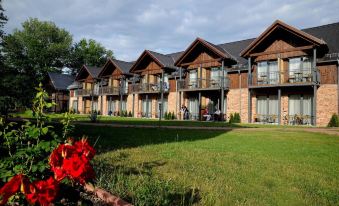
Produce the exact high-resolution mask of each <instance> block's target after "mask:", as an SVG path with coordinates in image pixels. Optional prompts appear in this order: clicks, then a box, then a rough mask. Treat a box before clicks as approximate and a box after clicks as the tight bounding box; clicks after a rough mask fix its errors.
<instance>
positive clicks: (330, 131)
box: [75, 122, 339, 136]
mask: <svg viewBox="0 0 339 206" xmlns="http://www.w3.org/2000/svg"><path fill="white" fill-rule="evenodd" d="M75 124H78V125H91V126H104V127H120V128H121V127H123V128H165V129H190V130H218V131H230V130H235V131H268V130H285V131H306V132H316V133H324V134H329V135H337V136H339V129H338V128H318V127H285V128H284V127H276V128H275V127H266V128H265V127H263V128H260V127H248V128H242V127H198V126H160V127H159V126H158V125H128V124H115V123H91V122H76V123H75Z"/></svg>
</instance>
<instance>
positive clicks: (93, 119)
mask: <svg viewBox="0 0 339 206" xmlns="http://www.w3.org/2000/svg"><path fill="white" fill-rule="evenodd" d="M88 117H89V119H90V121H91V122H93V123H95V122H98V114H97V112H96V111H94V112H91V114H90V115H89V116H88Z"/></svg>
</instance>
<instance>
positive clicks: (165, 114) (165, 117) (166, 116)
mask: <svg viewBox="0 0 339 206" xmlns="http://www.w3.org/2000/svg"><path fill="white" fill-rule="evenodd" d="M164 119H166V120H167V119H168V113H167V111H166V112H165V113H164Z"/></svg>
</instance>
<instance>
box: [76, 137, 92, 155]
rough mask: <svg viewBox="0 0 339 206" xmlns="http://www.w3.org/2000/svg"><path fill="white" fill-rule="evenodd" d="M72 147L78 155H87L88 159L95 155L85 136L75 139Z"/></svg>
mask: <svg viewBox="0 0 339 206" xmlns="http://www.w3.org/2000/svg"><path fill="white" fill-rule="evenodd" d="M74 147H75V149H76V151H77V152H78V153H79V154H80V155H85V157H87V158H88V159H90V160H91V159H92V158H93V157H94V155H95V150H94V148H93V147H92V146H91V145H89V143H88V140H87V139H86V138H82V139H81V140H80V141H77V142H76V143H75V144H74Z"/></svg>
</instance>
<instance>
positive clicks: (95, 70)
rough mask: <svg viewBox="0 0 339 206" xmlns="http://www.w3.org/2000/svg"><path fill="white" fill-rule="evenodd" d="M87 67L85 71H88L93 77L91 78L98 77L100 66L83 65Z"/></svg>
mask: <svg viewBox="0 0 339 206" xmlns="http://www.w3.org/2000/svg"><path fill="white" fill-rule="evenodd" d="M84 66H85V67H86V69H87V71H88V72H89V73H90V75H91V76H92V77H93V78H98V76H99V73H100V72H101V69H102V68H100V67H93V66H86V65H84Z"/></svg>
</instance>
